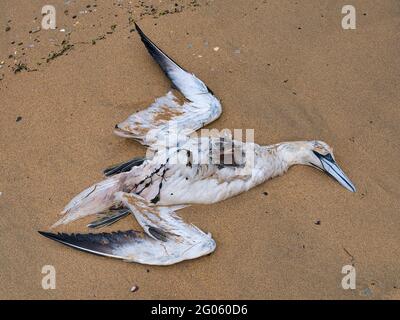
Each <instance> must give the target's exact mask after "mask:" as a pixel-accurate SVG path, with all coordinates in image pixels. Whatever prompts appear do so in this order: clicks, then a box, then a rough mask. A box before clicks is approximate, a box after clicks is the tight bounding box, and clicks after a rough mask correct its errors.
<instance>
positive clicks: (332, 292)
mask: <svg viewBox="0 0 400 320" xmlns="http://www.w3.org/2000/svg"><path fill="white" fill-rule="evenodd" d="M46 4H48V1H44V0H32V1H29V2H28V1H23V0H13V1H11V0H3V1H1V2H0V62H1V64H0V66H1V68H0V79H1V80H0V97H1V101H0V108H1V117H0V130H1V131H0V133H1V134H0V145H1V151H0V163H1V165H0V177H1V178H0V192H1V195H0V254H1V259H0V270H1V272H0V299H399V298H400V278H399V275H400V232H399V230H400V210H399V209H400V201H399V198H400V188H399V185H400V182H399V174H400V166H399V160H398V159H399V158H400V145H399V143H398V140H399V134H400V126H399V123H400V109H399V101H400V90H399V89H400V87H399V84H400V83H399V81H400V78H399V75H400V55H399V52H400V41H399V40H400V36H399V32H398V26H399V23H400V3H399V2H398V1H395V0H385V1H379V3H378V2H377V1H372V0H363V1H361V0H359V1H352V5H353V6H354V7H355V8H356V14H357V28H356V29H355V30H344V29H343V28H342V26H341V20H342V17H343V14H342V13H341V8H342V6H343V5H345V4H348V3H347V2H346V1H336V0H321V1H317V0H313V1H302V2H300V1H286V0H279V1H278V0H268V1H263V0H252V1H238V0H235V1H232V0H231V1H228V0H218V1H217V0H214V1H212V0H207V1H206V0H194V1H193V0H192V1H190V0H183V1H181V0H174V1H169V0H162V1H160V0H157V1H143V2H140V1H136V0H132V1H128V0H123V1H122V0H121V1H118V0H115V1H107V0H97V1H96V0H85V1H73V0H71V1H66V0H53V1H52V3H51V4H52V5H53V6H54V7H55V9H56V13H57V16H56V17H57V20H56V24H57V29H55V30H44V29H41V30H40V26H41V20H42V15H41V9H42V7H43V6H44V5H46ZM133 21H136V22H137V23H138V24H139V25H140V26H141V28H142V29H143V30H144V31H145V32H146V34H147V35H148V36H149V37H150V38H151V39H152V40H153V41H154V42H155V43H157V45H159V46H160V47H161V48H162V49H163V50H165V51H166V52H167V53H168V54H169V55H170V56H171V57H173V58H174V60H176V61H177V62H178V63H179V64H180V65H181V66H183V67H184V68H186V69H187V70H190V71H191V72H193V73H195V74H196V75H197V76H198V77H199V78H200V79H202V80H203V81H204V82H205V83H207V85H208V86H209V87H210V88H212V90H213V91H214V93H215V94H216V96H218V97H219V98H220V100H221V102H222V104H223V114H222V116H221V118H220V119H218V120H217V121H216V122H214V123H212V124H210V125H209V126H208V128H217V129H223V128H229V129H235V128H238V129H246V128H251V129H254V130H255V141H256V142H257V143H259V144H261V145H268V144H274V143H278V142H281V141H291V140H312V139H318V140H323V141H326V142H327V143H329V144H330V145H331V146H333V147H334V151H335V156H336V160H337V162H338V163H339V164H340V166H341V167H342V168H343V170H344V171H345V172H346V174H347V175H348V176H349V177H350V178H351V180H352V181H353V182H354V184H355V185H356V187H357V192H356V193H350V192H348V191H347V190H345V189H344V188H342V187H341V186H340V185H339V184H338V183H336V182H335V181H333V180H332V179H330V178H329V177H327V176H326V175H324V174H323V173H321V172H319V171H317V170H314V169H313V168H310V167H304V166H296V167H293V168H291V169H290V170H289V171H288V173H287V174H285V175H284V176H282V177H279V178H275V179H273V180H271V181H267V182H266V183H264V184H262V185H260V186H258V187H256V188H253V189H252V190H250V191H248V192H246V193H243V194H241V195H239V196H237V197H234V198H231V199H229V200H226V201H224V202H220V203H217V204H215V205H207V206H206V205H195V206H191V207H189V208H185V209H184V210H182V211H181V215H182V217H183V218H184V219H185V220H186V221H189V222H192V223H194V224H195V225H197V226H199V227H200V228H201V229H202V230H205V231H209V232H211V233H212V235H213V237H214V239H215V240H216V242H217V249H216V251H215V252H214V253H213V254H211V255H209V256H206V257H202V258H200V259H196V260H193V261H185V262H183V263H179V264H176V265H173V266H168V267H155V266H146V265H140V264H135V263H125V262H121V261H118V260H115V259H109V258H104V257H98V256H94V255H90V254H87V253H83V252H80V251H77V250H73V249H70V248H67V247H65V246H62V245H60V244H57V243H55V242H52V241H50V240H47V239H45V238H43V237H41V236H40V235H39V234H38V233H37V231H38V230H49V228H50V226H51V225H52V224H53V223H54V222H55V221H56V220H58V218H59V215H58V213H59V212H60V211H61V210H62V208H63V207H64V206H65V205H66V204H67V203H68V202H69V200H70V199H71V198H72V197H73V196H75V195H76V194H77V193H78V192H80V191H81V190H83V189H84V188H86V187H88V186H90V185H92V184H93V183H95V182H96V181H100V180H101V179H102V178H103V177H102V170H103V169H104V168H105V167H107V166H109V165H111V164H113V163H118V162H121V161H124V160H127V159H130V158H132V157H133V156H135V155H138V156H139V155H143V154H144V153H145V148H144V147H142V146H141V145H139V144H138V143H136V142H134V141H129V140H126V139H123V138H120V137H117V136H116V135H114V134H113V128H114V125H115V124H116V123H118V122H120V121H122V120H124V119H125V118H126V117H127V116H128V115H130V114H132V113H133V112H135V111H137V110H141V109H143V108H145V107H146V106H147V105H148V104H149V103H151V102H152V101H153V100H154V99H155V98H156V97H159V96H162V95H164V94H165V93H166V92H167V91H168V90H169V88H170V83H169V82H168V80H167V79H166V78H165V77H164V75H163V74H162V72H161V71H160V69H159V68H158V66H157V65H156V64H155V63H154V62H153V61H152V59H151V57H150V56H149V55H148V53H147V52H146V49H145V48H144V46H143V44H142V43H141V41H140V39H139V36H138V34H137V32H136V31H135V29H134V26H133ZM91 218H92V217H89V218H88V219H82V220H78V221H76V222H73V223H71V224H69V225H67V226H64V227H62V228H61V227H60V228H58V229H57V230H56V231H66V232H88V230H87V228H86V224H87V223H88V222H89V221H91V220H92V219H91ZM138 228H139V227H138V225H137V224H136V222H135V221H134V219H133V218H131V217H128V218H126V219H123V220H121V221H119V222H118V223H116V224H114V225H112V226H110V227H107V228H105V229H102V230H101V231H106V232H111V231H116V230H129V229H138ZM44 265H52V266H54V268H55V270H56V289H55V290H44V289H43V288H42V285H41V281H42V278H43V276H44V275H43V274H42V273H41V271H42V267H43V266H44ZM344 265H353V266H354V267H355V269H356V274H357V282H356V283H357V287H356V289H354V290H344V289H343V288H342V286H341V281H342V278H343V277H344V274H342V273H341V271H342V267H343V266H344ZM133 285H135V286H137V287H138V290H137V291H136V292H131V291H130V289H131V287H132V286H133Z"/></svg>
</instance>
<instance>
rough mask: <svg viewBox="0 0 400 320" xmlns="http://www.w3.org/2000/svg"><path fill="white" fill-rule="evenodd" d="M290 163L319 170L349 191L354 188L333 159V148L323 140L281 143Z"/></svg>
mask: <svg viewBox="0 0 400 320" xmlns="http://www.w3.org/2000/svg"><path fill="white" fill-rule="evenodd" d="M283 147H284V149H286V150H282V151H284V154H285V158H286V159H287V160H288V162H289V163H290V164H303V165H308V166H312V167H314V168H316V169H318V170H321V171H323V172H325V173H326V174H328V175H329V176H331V177H332V178H333V179H335V180H336V181H338V182H339V183H340V184H341V185H342V186H343V187H345V188H346V189H347V190H349V191H351V192H355V191H356V188H355V186H354V185H353V183H352V182H351V181H350V179H349V178H348V177H347V176H346V175H345V174H344V172H343V171H342V169H340V167H339V165H338V164H337V163H336V161H335V156H334V155H333V149H332V148H331V147H330V146H329V145H328V144H327V143H325V142H323V141H299V142H292V143H287V144H284V145H283Z"/></svg>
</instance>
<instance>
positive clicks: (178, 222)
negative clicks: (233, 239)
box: [39, 192, 216, 265]
mask: <svg viewBox="0 0 400 320" xmlns="http://www.w3.org/2000/svg"><path fill="white" fill-rule="evenodd" d="M116 196H117V197H118V198H119V200H120V201H121V202H122V203H123V204H124V206H125V207H127V208H129V209H130V210H131V212H132V213H133V214H134V216H135V217H136V219H137V220H138V222H139V224H140V225H141V226H142V228H143V230H144V232H139V231H133V230H129V231H118V232H113V233H97V234H94V233H88V234H66V233H58V234H55V233H49V232H39V233H40V234H41V235H43V236H45V237H47V238H49V239H52V240H55V241H57V242H60V243H63V244H65V245H67V246H70V247H73V248H76V249H79V250H83V251H86V252H90V253H94V254H97V255H102V256H107V257H113V258H118V259H123V260H126V261H129V262H138V263H142V264H150V265H171V264H174V263H178V262H180V261H183V260H189V259H195V258H198V257H201V256H203V255H206V254H209V253H211V252H213V251H214V250H215V247H216V245H215V241H214V240H213V239H212V238H211V235H210V234H206V233H204V232H203V231H201V230H200V229H199V228H197V227H196V226H194V225H192V224H187V223H185V222H184V221H183V220H182V219H181V218H180V217H178V216H177V215H176V214H175V212H174V211H173V209H171V208H168V207H150V206H148V205H147V203H146V201H145V200H144V199H142V198H140V197H139V196H136V195H132V194H128V193H123V192H119V193H118V194H117V195H116Z"/></svg>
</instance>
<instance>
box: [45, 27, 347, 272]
mask: <svg viewBox="0 0 400 320" xmlns="http://www.w3.org/2000/svg"><path fill="white" fill-rule="evenodd" d="M137 30H138V32H139V34H140V36H141V39H142V41H143V43H144V44H145V46H146V48H147V49H148V51H149V53H150V54H151V55H152V57H153V58H154V59H155V60H156V61H157V62H158V64H159V65H160V67H161V68H162V70H163V71H164V72H165V74H166V75H167V76H168V77H169V78H170V79H171V81H172V82H173V84H174V86H175V87H176V88H177V89H178V90H179V91H180V93H181V94H182V95H183V99H182V98H178V97H177V95H175V94H173V93H172V92H168V93H167V94H166V95H165V96H164V97H161V98H158V99H156V100H155V102H154V103H153V104H152V105H151V106H150V107H149V108H147V109H145V110H143V111H140V112H138V113H135V114H133V115H131V116H130V117H129V118H128V119H126V120H125V121H123V122H122V123H120V124H118V125H117V126H116V128H115V133H116V134H117V135H119V136H122V137H126V138H132V139H135V140H137V141H139V142H140V143H142V144H143V145H146V146H148V152H147V155H146V157H143V158H135V159H132V160H130V161H128V162H125V163H122V164H120V165H116V166H113V167H111V168H108V169H107V170H106V171H105V175H106V176H107V178H106V179H105V180H103V181H101V182H99V183H96V184H95V185H93V186H91V187H89V188H87V189H86V190H84V191H82V192H81V193H80V194H78V195H77V196H76V197H75V198H74V199H72V200H71V202H70V203H69V204H68V205H67V206H66V207H65V209H64V211H63V214H64V216H63V217H62V218H61V220H59V221H58V222H57V223H56V226H58V225H62V224H65V223H69V222H71V221H74V220H76V219H79V218H82V217H85V216H88V215H92V214H98V215H99V216H100V220H97V221H95V222H94V223H93V224H92V225H91V226H96V227H99V226H103V225H107V224H111V223H113V222H115V221H117V220H118V219H120V218H122V217H124V216H125V215H127V214H129V213H132V214H133V215H134V216H135V218H136V220H137V221H138V222H139V224H140V225H141V227H142V228H143V232H136V231H128V232H119V233H113V234H106V233H102V234H96V235H94V234H86V235H85V234H79V235H67V234H52V233H43V232H42V234H43V235H45V236H46V237H49V238H51V239H53V240H56V241H59V242H61V243H64V244H67V245H69V246H71V247H75V248H78V249H81V250H84V251H88V252H92V253H97V254H100V255H105V256H111V257H116V258H121V259H125V260H129V261H135V262H139V263H146V264H158V265H167V264H173V263H176V262H179V261H182V260H186V259H193V258H196V257H199V256H202V255H205V254H208V253H210V252H212V251H213V250H214V249H215V242H214V240H212V238H211V235H209V234H205V233H204V232H202V231H201V230H200V229H198V228H197V227H195V226H193V225H190V224H186V223H185V222H183V221H182V220H181V219H180V218H179V217H178V216H177V215H176V214H175V211H177V210H179V209H181V208H183V207H186V206H188V205H191V204H211V203H215V202H219V201H222V200H225V199H227V198H230V197H233V196H235V195H238V194H240V193H242V192H244V191H247V190H249V189H251V188H252V187H254V186H256V185H258V184H260V183H263V182H264V181H266V180H268V179H270V178H273V177H275V176H278V175H282V174H283V173H285V172H286V171H287V170H288V168H289V167H290V166H292V165H296V164H304V165H310V166H313V167H316V168H317V169H319V170H321V171H324V172H326V173H328V174H329V175H331V176H332V177H334V178H335V179H336V180H338V181H339V182H340V183H341V184H342V185H343V186H345V187H346V188H347V189H349V190H351V191H355V189H354V186H353V185H352V183H351V182H350V180H349V179H348V178H347V177H346V175H345V174H344V173H343V172H342V171H341V169H340V168H339V167H338V165H337V164H336V162H335V161H334V158H333V154H332V149H331V148H330V147H329V146H328V145H327V144H326V143H324V142H322V141H297V142H284V143H280V144H274V145H271V146H260V145H258V144H255V143H254V142H252V141H248V142H244V141H238V140H235V139H234V138H232V136H230V135H229V134H227V133H226V132H221V133H219V134H217V135H215V134H214V135H211V136H210V135H206V136H196V135H195V134H194V132H195V131H196V130H197V129H199V128H201V127H203V126H204V125H206V124H208V123H210V122H212V121H214V120H215V119H217V118H218V117H219V116H220V114H221V112H222V108H221V104H220V102H219V100H218V99H217V98H216V97H215V96H214V94H213V92H212V91H211V90H210V89H209V88H208V87H207V86H206V85H205V84H204V83H203V82H202V81H201V80H199V79H198V78H196V77H195V76H194V75H192V74H190V73H188V72H186V71H185V70H184V69H182V68H181V67H179V66H178V65H177V64H176V63H175V62H174V61H173V60H172V59H171V58H169V57H168V56H167V55H166V54H165V53H163V52H162V51H161V50H160V49H159V48H158V47H157V46H156V45H155V44H154V43H152V42H151V40H150V39H148V38H147V37H146V36H145V35H144V34H143V32H142V31H141V30H140V28H139V27H138V26H137Z"/></svg>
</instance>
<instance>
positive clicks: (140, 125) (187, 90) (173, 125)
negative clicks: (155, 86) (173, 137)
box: [115, 25, 222, 145]
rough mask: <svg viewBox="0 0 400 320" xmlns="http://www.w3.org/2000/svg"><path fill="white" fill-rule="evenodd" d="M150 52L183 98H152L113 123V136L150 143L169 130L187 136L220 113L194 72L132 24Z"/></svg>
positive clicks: (218, 107) (211, 94)
mask: <svg viewBox="0 0 400 320" xmlns="http://www.w3.org/2000/svg"><path fill="white" fill-rule="evenodd" d="M136 29H137V31H138V33H139V35H140V38H141V40H142V42H143V43H144V45H145V46H146V48H147V50H148V51H149V53H150V55H151V56H152V57H153V58H154V60H155V61H156V62H157V63H158V64H159V65H160V67H161V69H162V70H163V71H164V73H165V74H166V76H167V77H168V78H169V79H170V80H171V81H172V83H173V85H174V87H175V88H176V89H178V90H179V91H180V93H181V94H182V95H183V97H184V99H181V98H179V97H178V95H176V94H174V93H173V92H172V91H170V92H168V93H167V94H166V95H165V96H163V97H160V98H158V99H156V100H155V102H154V103H153V104H151V105H150V106H149V107H148V108H147V109H145V110H142V111H140V112H138V113H135V114H133V115H131V116H130V117H129V118H128V119H126V120H125V121H123V122H121V123H119V124H117V125H116V126H115V133H116V134H117V135H120V136H123V137H127V138H132V139H135V140H137V141H139V142H140V143H142V144H144V145H152V144H153V143H155V142H156V141H157V140H159V139H163V138H165V136H166V135H167V134H168V133H169V132H173V133H174V134H176V133H178V134H181V135H182V134H183V135H189V134H190V133H192V132H194V131H196V130H197V129H199V128H201V127H203V126H204V125H206V124H208V123H210V122H212V121H214V120H215V119H217V118H218V117H219V116H220V115H221V112H222V108H221V104H220V102H219V100H218V99H217V98H216V97H215V96H214V95H213V92H212V91H211V90H210V89H209V88H208V87H207V86H206V85H205V84H204V83H203V82H202V81H201V80H200V79H198V78H197V77H196V76H195V75H193V74H191V73H189V72H187V71H185V70H184V69H183V68H181V67H180V66H179V65H178V64H177V63H175V62H174V61H173V60H172V59H171V58H170V57H168V56H167V55H166V54H165V53H164V52H163V51H162V50H161V49H159V48H158V47H157V46H156V45H155V44H154V43H153V42H152V41H151V40H150V39H149V38H148V37H147V36H146V35H145V34H144V33H143V32H142V30H141V29H140V28H139V26H137V25H136Z"/></svg>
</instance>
